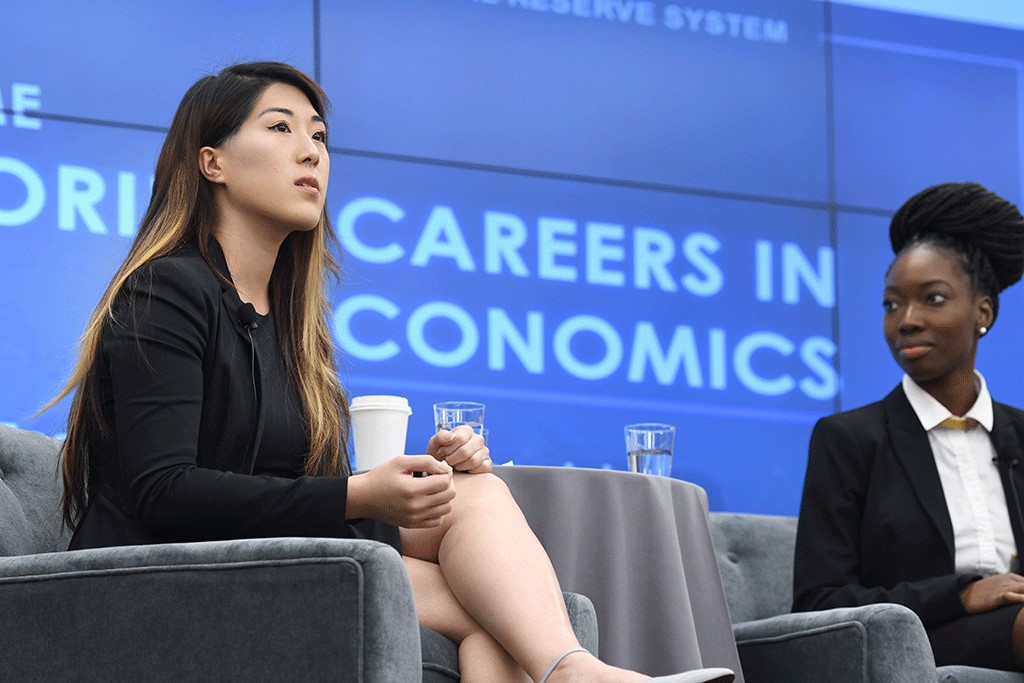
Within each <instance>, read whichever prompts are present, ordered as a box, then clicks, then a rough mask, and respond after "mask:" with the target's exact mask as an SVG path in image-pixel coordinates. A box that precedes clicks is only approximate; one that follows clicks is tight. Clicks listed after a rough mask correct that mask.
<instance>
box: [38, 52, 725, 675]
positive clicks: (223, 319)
mask: <svg viewBox="0 0 1024 683" xmlns="http://www.w3.org/2000/svg"><path fill="white" fill-rule="evenodd" d="M326 112H327V100H326V97H325V96H324V93H323V92H322V90H321V89H320V87H319V86H318V85H317V84H316V83H315V82H314V81H312V80H311V79H310V78H309V77H308V76H306V75H305V74H303V73H301V72H300V71H298V70H296V69H294V68H292V67H290V66H287V65H284V64H279V63H274V62H259V63H251V64H240V65H236V66H233V67H229V68H227V69H225V70H223V71H222V72H221V73H220V74H218V75H217V76H210V77H207V78H203V79H201V80H200V81H198V82H197V83H196V84H195V85H193V86H192V88H191V89H190V90H189V91H188V92H187V93H186V94H185V96H184V98H183V99H182V102H181V105H180V106H179V108H178V111H177V113H176V115H175V117H174V121H173V122H172V124H171V128H170V131H169V132H168V135H167V140H166V142H165V143H164V146H163V149H162V151H161V153H160V158H159V160H158V162H157V168H156V174H155V178H154V183H153V195H152V199H151V201H150V205H149V209H148V210H147V212H146V214H145V216H144V218H143V220H142V223H141V226H140V228H139V232H138V235H137V237H136V239H135V242H134V243H133V245H132V248H131V250H130V252H129V254H128V256H127V258H126V259H125V261H124V263H123V264H122V265H121V267H120V269H119V270H118V271H117V273H116V274H115V276H114V278H113V280H112V281H111V283H110V286H109V287H108V288H107V291H106V292H105V294H104V296H103V298H102V300H101V301H100V303H99V305H98V306H97V308H96V310H95V312H94V313H93V315H92V318H91V320H90V322H89V325H88V327H87V329H86V332H85V335H84V337H83V343H82V351H81V356H80V358H79V361H78V364H77V366H76V368H75V370H74V373H73V375H72V377H71V379H70V381H69V382H68V385H67V386H66V387H65V389H64V391H63V392H62V394H61V396H60V397H58V399H59V398H61V397H63V396H66V395H67V394H69V393H71V392H72V391H73V392H74V400H73V402H72V408H71V413H70V417H69V421H68V436H67V440H66V442H65V446H64V450H63V454H62V469H63V475H64V482H65V496H64V504H63V507H64V518H65V520H66V521H67V523H68V524H70V525H71V526H72V527H74V528H75V534H74V537H73V539H72V541H71V547H72V548H73V549H74V548H94V547H102V546H113V545H127V544H138V543H164V542H182V541H196V540H206V539H231V538H247V537H270V536H334V537H367V538H373V539H377V540H382V541H385V542H388V543H391V544H392V545H394V546H395V547H396V548H398V549H399V550H400V551H401V553H402V555H403V557H404V559H405V563H406V567H407V569H408V572H409V577H410V580H411V583H412V588H413V594H414V596H415V599H416V604H417V609H418V612H419V617H420V621H421V623H422V624H423V625H424V626H427V627H429V628H432V629H434V630H436V631H438V632H440V633H441V634H443V635H445V636H448V637H449V638H451V639H452V640H454V641H456V642H457V643H459V660H460V668H461V675H462V677H463V680H465V681H474V680H477V681H521V680H529V679H532V680H541V681H550V682H551V683H556V682H558V681H574V680H575V681H640V680H645V677H644V676H642V675H640V674H637V673H634V672H630V671H625V670H622V669H617V668H614V667H610V666H607V665H605V664H603V663H602V662H600V661H599V660H598V659H596V658H595V657H593V656H591V655H590V654H589V653H587V652H586V651H585V650H583V649H582V648H580V646H579V642H578V641H577V640H576V638H575V635H574V634H573V632H572V628H571V625H570V623H569V618H568V616H567V614H566V609H565V604H564V602H563V601H562V596H561V590H560V588H559V585H558V579H557V577H556V576H555V573H554V571H553V569H552V567H551V563H550V561H549V560H548V557H547V555H546V554H545V552H544V549H543V547H542V546H541V545H540V543H539V542H538V541H537V539H536V537H535V536H534V535H533V533H532V532H531V531H530V528H529V526H528V525H527V523H526V520H525V518H524V517H523V515H522V512H521V511H520V510H519V508H518V506H516V504H515V501H514V500H513V499H512V497H511V495H510V493H509V491H508V489H507V488H506V487H505V486H504V484H503V483H502V482H501V481H500V480H499V479H498V478H497V477H495V476H493V475H492V474H490V472H491V460H490V453H489V451H488V449H487V447H486V446H485V445H484V443H483V441H482V439H481V438H480V437H479V436H478V435H476V434H474V433H473V432H472V430H469V429H468V428H458V429H455V430H453V431H442V432H438V433H437V434H435V435H434V436H432V437H431V439H430V442H429V443H428V445H427V449H426V451H427V452H426V454H423V455H412V456H401V457H398V458H395V459H393V460H391V461H389V462H387V463H385V464H383V465H380V466H378V467H376V468H374V469H372V470H370V471H369V472H366V473H363V474H359V475H356V476H351V475H352V473H351V472H350V470H349V465H348V458H347V444H346V435H347V433H348V410H347V404H346V401H345V395H344V392H343V390H342V388H341V386H340V385H339V383H338V379H337V374H336V369H335V365H334V360H333V346H332V343H331V338H330V335H329V333H328V329H327V325H326V319H325V318H326V314H327V311H328V306H327V299H326V294H325V287H326V278H327V276H328V275H329V274H330V273H331V272H332V271H333V270H335V263H334V260H333V259H332V257H331V250H332V248H333V247H334V246H335V242H334V235H333V232H332V229H331V226H330V223H329V221H328V219H327V213H326V209H325V196H326V192H327V183H328V172H329V170H330V157H329V154H328V149H327V126H326ZM416 472H424V473H427V474H429V475H433V476H427V477H414V476H413V474H414V473H416ZM341 673H343V672H341ZM732 679H733V676H732V672H730V671H728V670H726V669H706V670H701V671H694V672H689V673H684V674H677V675H675V676H669V677H662V678H659V679H656V680H659V681H671V682H674V683H700V682H704V681H721V682H723V683H724V682H726V681H731V680H732Z"/></svg>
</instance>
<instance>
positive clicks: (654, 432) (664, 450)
mask: <svg viewBox="0 0 1024 683" xmlns="http://www.w3.org/2000/svg"><path fill="white" fill-rule="evenodd" d="M625 429H626V457H627V459H628V460H629V471H630V472H641V473H643V474H655V475H658V476H661V477H670V476H672V448H673V446H674V445H675V440H676V428H675V427H674V426H672V425H667V424H661V423H658V422H642V423H639V424H631V425H626V428H625Z"/></svg>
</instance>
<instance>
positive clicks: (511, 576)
mask: <svg viewBox="0 0 1024 683" xmlns="http://www.w3.org/2000/svg"><path fill="white" fill-rule="evenodd" d="M455 488H456V495H455V500H454V502H453V510H452V512H451V513H450V514H449V515H447V516H446V517H445V520H444V523H443V524H442V526H440V527H438V528H434V529H404V528H403V529H401V535H402V552H403V554H404V555H406V566H407V567H408V568H409V569H410V578H411V581H412V588H413V595H414V597H415V599H416V606H417V609H418V610H419V613H420V622H421V623H422V624H423V625H424V626H427V627H428V628H432V629H434V630H436V631H438V632H439V633H442V634H443V635H446V636H448V637H452V636H454V638H452V639H453V640H455V641H456V642H459V643H460V647H459V666H460V668H461V667H463V666H465V667H466V668H465V669H463V670H462V676H463V678H464V679H465V680H466V681H467V683H471V682H472V681H477V680H479V681H483V680H487V681H496V680H497V681H505V680H508V681H517V680H523V681H525V680H529V679H532V680H535V681H536V680H539V679H540V677H541V676H543V674H544V672H545V671H546V669H547V668H548V666H549V665H550V664H551V663H552V662H553V661H555V659H556V658H557V657H558V656H559V655H560V654H561V653H563V652H565V651H566V650H569V649H572V648H576V647H579V641H578V640H577V639H576V635H575V634H574V633H573V630H572V624H571V623H570V621H569V616H568V614H567V612H566V608H565V602H564V600H563V599H562V589H561V587H560V586H559V584H558V578H557V576H555V571H554V569H553V567H552V566H551V561H550V560H549V559H548V556H547V553H546V552H545V551H544V548H543V546H541V544H540V541H538V540H537V537H536V536H535V535H534V534H533V531H532V530H531V529H530V527H529V525H528V524H527V522H526V518H525V517H524V516H523V513H522V511H521V510H520V509H519V506H518V505H517V504H516V502H515V500H514V499H513V498H512V494H511V493H510V492H509V490H508V487H506V486H505V483H504V482H502V481H501V480H500V479H499V478H498V477H495V476H494V475H490V474H472V475H465V474H461V473H456V474H455ZM524 672H525V674H526V675H528V676H529V679H527V678H524ZM574 679H576V680H587V681H603V680H608V681H612V680H614V681H641V680H644V677H643V676H641V675H640V674H636V673H633V672H630V671H625V670H622V669H616V668H614V667H609V666H607V665H605V664H602V663H601V662H600V661H598V660H597V659H596V658H594V657H593V656H591V655H589V654H585V653H580V654H576V655H572V656H570V657H568V658H566V659H565V660H563V664H562V665H560V666H559V667H558V669H556V670H555V674H554V675H552V677H551V681H552V683H555V681H559V680H566V681H568V680H574Z"/></svg>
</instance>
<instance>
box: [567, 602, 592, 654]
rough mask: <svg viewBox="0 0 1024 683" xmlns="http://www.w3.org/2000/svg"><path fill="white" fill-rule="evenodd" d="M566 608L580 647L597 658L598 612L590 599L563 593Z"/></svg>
mask: <svg viewBox="0 0 1024 683" xmlns="http://www.w3.org/2000/svg"><path fill="white" fill-rule="evenodd" d="M562 597H564V598H565V608H566V610H567V611H568V612H569V621H570V622H572V630H573V632H574V633H575V634H576V639H577V640H579V641H580V645H582V646H583V647H585V648H587V650H588V651H589V652H590V654H592V655H594V656H595V657H596V656H597V645H598V642H597V610H595V609H594V603H593V602H591V600H590V598H588V597H587V596H585V595H580V594H579V593H567V592H563V593H562Z"/></svg>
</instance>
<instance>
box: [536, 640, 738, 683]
mask: <svg viewBox="0 0 1024 683" xmlns="http://www.w3.org/2000/svg"><path fill="white" fill-rule="evenodd" d="M587 651H588V650H587V649H586V648H582V647H574V648H573V649H571V650H566V651H565V652H563V653H562V654H560V655H558V656H557V657H556V658H555V661H553V662H551V666H549V667H548V670H547V671H545V672H544V675H543V676H541V677H540V681H539V683H548V678H550V677H551V674H552V673H554V671H555V669H556V668H557V667H558V665H559V664H561V663H562V660H563V659H565V658H566V657H568V656H569V655H571V654H575V653H577V652H587ZM734 678H736V674H734V673H733V672H732V671H730V670H729V669H722V668H714V669H695V670H693V671H684V672H683V673H680V674H672V675H671V676H658V677H657V678H651V679H649V680H650V683H732V681H733V679H734Z"/></svg>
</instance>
